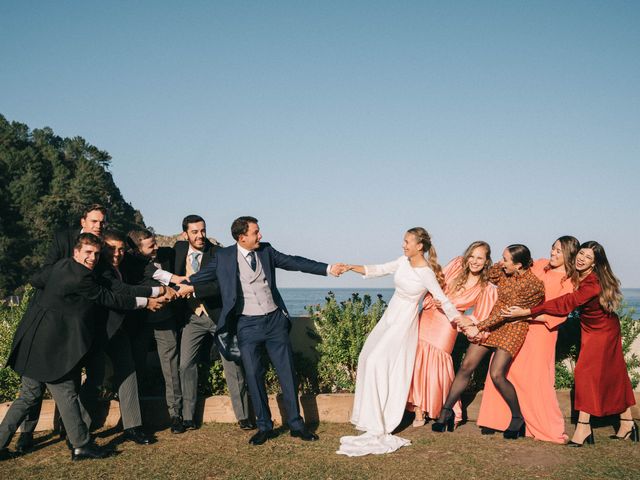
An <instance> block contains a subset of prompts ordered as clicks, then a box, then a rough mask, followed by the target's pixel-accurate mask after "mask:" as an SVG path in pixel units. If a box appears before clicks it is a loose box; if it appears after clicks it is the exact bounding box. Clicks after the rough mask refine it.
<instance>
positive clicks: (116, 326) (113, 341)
mask: <svg viewBox="0 0 640 480" xmlns="http://www.w3.org/2000/svg"><path fill="white" fill-rule="evenodd" d="M103 240H104V247H103V254H102V257H101V259H100V260H101V261H100V264H99V271H98V275H99V281H100V283H101V285H102V286H104V287H106V288H108V289H110V290H111V291H112V292H113V293H116V294H119V295H133V296H138V297H141V296H143V297H158V296H160V295H162V296H163V297H164V299H165V301H167V302H169V301H171V300H172V299H173V298H175V295H176V294H175V291H174V290H173V289H168V288H167V287H165V286H156V287H151V286H144V285H129V284H127V283H125V281H124V277H123V274H122V272H121V270H120V265H121V263H122V261H123V260H124V259H125V257H126V256H127V255H128V254H126V252H125V238H124V235H122V234H121V233H119V232H116V231H113V230H111V231H106V232H105V233H104V237H103ZM102 313H103V314H104V315H103V316H102V318H99V319H98V321H97V322H96V324H97V325H96V341H95V344H94V347H93V348H92V351H93V352H94V354H93V355H90V356H89V358H88V361H90V362H91V366H90V367H89V366H87V378H86V380H85V382H84V384H83V389H86V390H88V391H97V390H98V389H99V388H100V387H101V386H102V384H103V381H104V377H105V368H104V367H105V362H104V358H103V355H102V353H103V352H104V353H105V354H106V355H107V357H108V358H109V359H110V360H111V364H112V366H113V378H114V385H113V386H114V388H115V389H116V391H117V392H118V401H119V403H120V415H121V418H122V427H123V429H124V433H123V437H124V439H125V440H131V441H133V442H135V443H137V444H139V445H148V444H149V443H151V438H150V437H149V436H147V435H146V434H145V433H144V431H143V430H142V428H141V426H142V415H141V411H140V398H139V395H138V380H137V375H136V368H135V362H134V360H133V352H132V349H131V342H130V338H129V335H128V334H127V332H125V330H124V328H123V323H124V318H125V312H124V311H122V310H117V309H113V308H110V309H105V310H103V311H102Z"/></svg>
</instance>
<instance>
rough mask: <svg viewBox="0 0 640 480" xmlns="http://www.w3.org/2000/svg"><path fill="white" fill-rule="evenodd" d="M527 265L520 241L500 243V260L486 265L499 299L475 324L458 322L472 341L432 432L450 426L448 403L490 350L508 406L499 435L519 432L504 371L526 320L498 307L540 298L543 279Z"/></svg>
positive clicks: (512, 392) (492, 371) (516, 405)
mask: <svg viewBox="0 0 640 480" xmlns="http://www.w3.org/2000/svg"><path fill="white" fill-rule="evenodd" d="M532 265H533V260H532V259H531V252H530V251H529V249H528V248H527V247H526V246H525V245H521V244H514V245H509V246H508V247H507V248H505V249H504V251H503V252H502V262H500V263H497V264H496V265H494V266H493V267H491V270H490V273H489V281H491V283H493V284H494V285H496V286H497V287H498V300H497V302H496V303H495V305H494V306H493V309H492V310H491V313H490V314H489V316H488V317H487V318H486V319H484V320H482V321H481V322H480V323H478V324H477V325H464V326H463V330H464V333H465V334H466V335H467V337H468V338H469V339H470V340H471V341H472V342H475V343H472V344H471V345H469V348H468V349H467V353H466V354H465V356H464V360H463V361H462V365H461V366H460V369H459V370H458V373H457V375H456V378H455V379H454V381H453V384H452V385H451V390H450V391H449V395H448V397H447V400H446V401H445V403H444V406H443V407H442V411H441V413H440V416H439V417H438V421H437V422H436V423H434V424H433V425H432V426H431V429H432V430H433V431H434V432H443V431H445V429H447V430H449V431H452V430H453V427H454V412H453V406H454V405H455V403H456V402H457V401H458V400H460V396H461V395H462V392H464V390H465V389H466V388H467V385H468V384H469V381H470V380H471V374H472V373H473V372H474V371H475V369H476V368H477V367H478V365H479V364H480V362H481V361H482V359H483V358H484V357H485V356H486V355H487V354H488V353H490V352H492V351H493V352H494V354H493V358H492V359H491V363H490V365H489V374H490V375H491V379H492V380H493V383H494V385H495V386H496V388H497V389H498V391H499V392H500V395H501V396H502V398H504V400H505V402H507V405H509V410H510V411H511V421H510V422H509V425H508V428H507V429H506V430H505V431H504V438H507V439H516V438H518V437H519V436H524V429H525V420H524V419H523V418H522V412H521V410H520V404H519V402H518V395H517V394H516V391H515V389H514V388H513V385H512V384H511V382H509V380H507V371H508V370H509V366H510V365H511V361H512V360H513V357H515V356H516V354H517V353H518V350H520V347H521V346H522V344H523V343H524V340H525V338H526V336H527V331H528V330H529V324H528V323H527V322H526V321H519V322H514V323H510V322H506V320H505V319H504V318H502V317H501V315H500V312H501V310H502V309H503V308H504V307H506V306H507V305H513V304H514V303H522V304H526V305H527V306H531V307H532V306H534V305H537V304H538V303H540V302H542V301H543V300H544V285H543V284H542V282H541V281H540V280H539V279H538V278H537V277H536V276H535V275H534V274H533V273H532V272H531V266H532ZM484 332H486V333H488V336H485V335H484Z"/></svg>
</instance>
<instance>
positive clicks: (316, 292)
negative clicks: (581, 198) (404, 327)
mask: <svg viewBox="0 0 640 480" xmlns="http://www.w3.org/2000/svg"><path fill="white" fill-rule="evenodd" d="M279 290H280V293H281V294H282V298H283V300H284V303H285V305H286V306H287V309H288V310H289V313H290V314H291V316H293V317H306V316H308V315H309V313H308V312H307V310H306V308H305V307H307V306H310V305H322V304H324V303H325V298H326V297H327V295H328V294H329V292H333V294H334V295H335V297H336V300H337V301H338V302H343V301H345V300H348V299H349V298H351V296H352V295H353V294H354V293H357V294H358V295H360V296H363V295H370V296H371V297H372V300H375V297H376V296H377V295H381V296H382V298H383V300H384V301H385V302H388V301H389V299H390V298H391V296H392V295H393V292H394V290H395V289H394V288H389V287H387V288H377V287H369V288H360V287H339V288H326V287H321V288H314V287H280V288H279ZM622 295H623V296H624V301H625V302H626V303H627V305H628V306H629V307H631V308H635V310H636V312H635V314H634V318H636V319H638V318H640V288H623V289H622Z"/></svg>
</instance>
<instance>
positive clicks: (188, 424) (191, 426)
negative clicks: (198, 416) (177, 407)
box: [182, 420, 198, 430]
mask: <svg viewBox="0 0 640 480" xmlns="http://www.w3.org/2000/svg"><path fill="white" fill-rule="evenodd" d="M182 426H183V427H184V429H185V430H197V429H198V426H197V425H196V422H194V421H193V420H183V421H182Z"/></svg>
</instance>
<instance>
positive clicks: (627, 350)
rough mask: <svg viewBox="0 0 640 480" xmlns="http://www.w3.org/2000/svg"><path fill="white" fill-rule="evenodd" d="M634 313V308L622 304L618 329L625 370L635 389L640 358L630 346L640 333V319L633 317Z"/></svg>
mask: <svg viewBox="0 0 640 480" xmlns="http://www.w3.org/2000/svg"><path fill="white" fill-rule="evenodd" d="M635 313H636V310H635V308H630V307H629V306H627V305H624V306H623V307H622V308H621V309H620V311H619V312H618V315H619V316H620V330H621V333H622V353H623V355H624V360H625V362H626V363H627V371H628V372H629V378H630V379H631V385H632V386H633V388H634V389H635V388H636V387H637V386H638V383H639V382H640V372H638V367H640V358H638V355H637V354H636V353H632V352H631V346H632V345H633V342H634V341H635V340H636V338H638V336H639V335H640V320H637V319H634V318H633V317H634V315H635Z"/></svg>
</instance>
